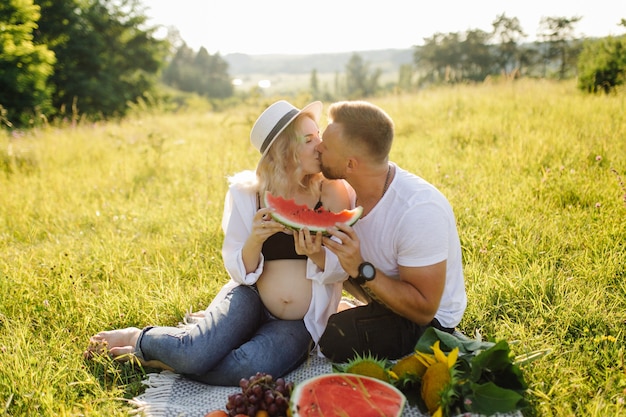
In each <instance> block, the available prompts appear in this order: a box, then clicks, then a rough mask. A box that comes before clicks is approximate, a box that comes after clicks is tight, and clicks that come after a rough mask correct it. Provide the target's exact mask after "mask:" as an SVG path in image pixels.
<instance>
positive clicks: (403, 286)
mask: <svg viewBox="0 0 626 417" xmlns="http://www.w3.org/2000/svg"><path fill="white" fill-rule="evenodd" d="M328 115H329V117H328V119H329V125H328V126H327V128H326V130H325V131H324V133H323V135H322V140H323V142H322V143H320V144H319V145H318V147H317V151H318V152H319V154H320V160H321V165H322V172H323V174H324V175H325V176H326V177H327V178H332V179H341V178H342V179H345V180H346V181H347V182H348V183H350V185H351V186H352V188H354V191H355V194H356V195H355V196H354V197H355V205H358V206H362V207H363V217H362V218H361V219H359V221H358V222H357V223H356V224H354V226H353V227H349V226H345V225H338V226H337V227H336V228H334V229H331V230H329V233H330V235H331V236H333V237H335V238H336V239H337V240H338V241H335V240H331V239H330V236H329V237H325V238H324V242H323V243H324V245H326V247H327V248H328V249H329V250H331V251H332V252H334V253H335V254H336V255H337V257H338V258H339V261H340V262H341V265H342V266H343V268H344V270H345V271H346V272H347V273H348V274H349V275H350V278H349V279H348V281H346V283H345V284H344V288H345V289H346V290H348V291H349V292H350V293H352V294H353V295H354V296H355V297H356V298H357V299H358V300H360V301H362V302H364V303H366V304H365V305H363V306H359V307H355V308H351V309H347V310H344V311H341V312H339V313H337V314H334V315H332V316H331V317H330V320H329V322H328V326H327V327H326V331H325V332H324V334H323V335H322V337H321V339H320V341H319V346H320V349H321V352H322V353H323V354H324V355H325V356H327V357H328V358H330V359H331V360H333V361H335V362H345V361H347V360H349V359H350V358H352V357H353V356H354V355H355V353H357V354H360V355H364V354H368V353H371V354H372V355H374V356H377V357H379V358H387V359H397V358H400V357H402V356H404V355H406V354H408V353H411V352H413V350H414V348H415V344H416V342H417V340H418V339H419V337H420V336H421V335H422V333H423V332H424V330H425V329H426V328H427V327H428V326H434V327H436V328H438V329H440V330H444V331H447V332H449V333H452V332H453V331H454V328H455V326H456V325H458V324H459V322H460V321H461V318H462V316H463V313H464V311H465V307H466V304H467V297H466V293H465V284H464V278H463V268H462V262H461V244H460V241H459V236H458V232H457V229H456V221H455V217H454V213H453V211H452V208H451V207H450V204H449V203H448V201H447V200H446V198H445V197H444V196H443V195H442V194H441V193H440V192H439V191H438V190H437V189H436V188H435V187H434V186H433V185H431V184H429V183H428V182H426V181H425V180H423V179H422V178H419V177H417V176H416V175H413V174H411V173H409V172H407V171H405V170H404V169H402V168H400V167H399V166H397V165H395V164H394V163H392V162H390V161H389V152H390V149H391V145H392V142H393V136H394V124H393V121H392V120H391V118H390V117H389V116H388V115H387V114H386V113H385V112H384V111H383V110H382V109H380V108H379V107H377V106H375V105H373V104H371V103H368V102H364V101H344V102H338V103H334V104H332V105H331V106H330V107H329V110H328Z"/></svg>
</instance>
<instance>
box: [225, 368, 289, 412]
mask: <svg viewBox="0 0 626 417" xmlns="http://www.w3.org/2000/svg"><path fill="white" fill-rule="evenodd" d="M239 387H240V388H241V392H236V393H234V394H231V395H229V396H228V402H227V403H226V410H228V415H229V416H231V417H235V416H236V415H238V414H245V415H247V416H249V417H255V416H256V414H257V413H258V412H259V411H261V410H264V411H266V412H267V414H265V413H263V414H265V415H268V416H270V417H286V416H287V409H288V408H289V396H290V395H291V392H292V391H293V382H285V380H284V379H283V378H276V380H274V379H273V378H272V376H271V375H268V374H265V373H262V372H257V373H256V375H253V376H251V377H250V378H248V379H246V378H242V379H241V381H239Z"/></svg>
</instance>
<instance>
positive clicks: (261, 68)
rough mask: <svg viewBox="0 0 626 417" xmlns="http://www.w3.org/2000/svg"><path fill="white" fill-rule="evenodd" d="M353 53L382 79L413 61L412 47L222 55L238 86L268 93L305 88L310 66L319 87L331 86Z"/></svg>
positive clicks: (283, 92) (393, 75)
mask: <svg viewBox="0 0 626 417" xmlns="http://www.w3.org/2000/svg"><path fill="white" fill-rule="evenodd" d="M354 53H357V54H359V55H360V56H361V58H363V61H364V62H365V63H366V65H368V67H369V69H370V71H373V70H376V69H380V70H381V71H382V76H381V80H385V79H389V78H392V79H394V80H395V79H396V77H397V73H398V69H399V68H400V66H401V65H403V64H410V63H412V62H413V50H412V49H384V50H374V51H358V52H344V53H328V54H310V55H306V54H303V55H275V54H273V55H245V54H227V55H224V56H223V58H224V60H225V61H226V62H227V63H228V72H229V74H230V75H231V77H232V78H233V79H237V80H239V81H238V82H239V83H240V84H239V85H237V87H238V88H240V89H242V90H249V89H250V88H251V87H254V86H256V85H261V84H262V85H263V86H264V87H263V88H264V89H266V91H267V92H268V93H269V94H286V93H292V92H294V91H297V90H299V89H305V88H307V87H308V85H309V82H310V76H311V73H312V71H313V70H316V71H317V76H318V80H319V82H320V85H321V87H322V88H328V89H330V87H329V86H330V85H332V83H334V80H335V78H336V76H337V74H342V73H344V72H345V69H346V64H347V63H348V61H349V60H350V58H351V57H352V55H353V54H354ZM259 83H261V84H259Z"/></svg>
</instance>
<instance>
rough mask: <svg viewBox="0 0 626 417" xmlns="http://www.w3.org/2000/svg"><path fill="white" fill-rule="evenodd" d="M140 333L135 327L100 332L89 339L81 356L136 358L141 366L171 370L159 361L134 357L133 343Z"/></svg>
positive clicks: (120, 359) (118, 358) (126, 359)
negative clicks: (104, 355)
mask: <svg viewBox="0 0 626 417" xmlns="http://www.w3.org/2000/svg"><path fill="white" fill-rule="evenodd" d="M140 333H141V330H140V329H138V328H136V327H127V328H125V329H118V330H107V331H103V332H100V333H98V334H96V335H94V336H92V337H91V339H89V346H87V350H86V351H85V352H84V353H83V356H84V357H85V358H86V359H90V358H92V357H93V356H94V355H103V354H109V355H111V357H113V359H115V360H117V361H120V362H125V361H130V360H138V361H139V363H140V364H141V365H142V366H149V367H152V368H160V369H165V370H168V371H173V370H174V369H173V368H172V367H170V366H168V365H166V364H164V363H163V362H161V361H158V360H151V361H145V360H143V359H139V358H137V357H135V355H134V353H135V345H136V344H137V339H138V338H139V334H140Z"/></svg>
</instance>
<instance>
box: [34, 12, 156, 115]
mask: <svg viewBox="0 0 626 417" xmlns="http://www.w3.org/2000/svg"><path fill="white" fill-rule="evenodd" d="M36 1H37V3H38V4H39V5H40V6H41V9H42V16H41V19H40V21H39V23H40V28H39V31H38V33H37V41H38V42H39V43H45V44H47V45H50V46H51V48H52V50H53V51H54V52H55V54H56V56H57V65H56V66H55V72H54V75H53V76H52V77H51V82H52V84H53V85H54V87H55V93H54V96H53V104H54V106H55V108H57V109H58V110H59V111H60V112H61V113H63V111H64V109H69V108H77V109H78V111H79V112H80V113H82V114H86V115H88V116H90V117H92V118H98V117H104V118H106V117H111V116H123V115H124V114H125V113H126V111H127V110H128V104H129V103H132V102H137V101H138V100H140V99H142V98H143V97H146V96H147V95H150V93H151V92H152V90H153V88H154V86H155V85H156V75H157V74H158V72H159V70H160V67H161V63H162V62H163V59H164V57H165V55H166V53H167V42H166V41H162V40H157V39H156V38H155V37H154V33H155V31H156V29H157V28H156V27H147V17H146V16H145V15H144V14H143V12H142V9H141V7H140V2H139V0H64V1H56V0H36Z"/></svg>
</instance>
